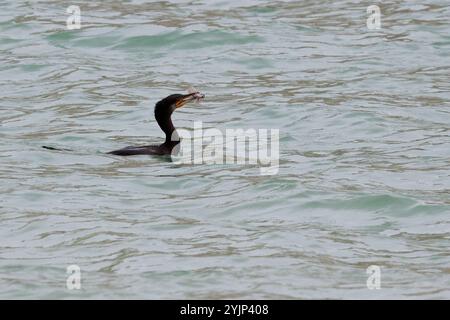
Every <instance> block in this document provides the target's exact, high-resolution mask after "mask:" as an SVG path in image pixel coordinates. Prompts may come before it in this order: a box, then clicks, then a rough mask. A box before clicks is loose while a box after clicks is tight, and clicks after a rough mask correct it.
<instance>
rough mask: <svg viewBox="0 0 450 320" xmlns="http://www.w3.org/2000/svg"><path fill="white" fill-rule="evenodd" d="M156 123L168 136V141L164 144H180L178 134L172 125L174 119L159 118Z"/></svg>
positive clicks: (167, 117) (168, 117)
mask: <svg viewBox="0 0 450 320" xmlns="http://www.w3.org/2000/svg"><path fill="white" fill-rule="evenodd" d="M156 121H157V122H158V125H159V127H160V128H161V130H162V131H163V132H164V133H165V135H166V140H165V142H164V144H166V145H171V144H176V143H178V142H179V138H178V135H177V134H176V130H175V127H174V125H173V123H172V119H171V117H170V115H169V116H166V117H163V118H159V117H158V118H157V119H156ZM175 142H176V143H175Z"/></svg>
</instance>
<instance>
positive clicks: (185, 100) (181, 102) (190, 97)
mask: <svg viewBox="0 0 450 320" xmlns="http://www.w3.org/2000/svg"><path fill="white" fill-rule="evenodd" d="M204 97H205V95H204V94H202V93H200V92H193V93H188V94H185V95H183V96H182V97H181V98H180V99H178V101H177V102H175V107H176V108H177V109H178V108H181V107H182V106H184V105H185V104H186V103H189V102H192V101H194V100H197V101H199V100H200V99H203V98H204Z"/></svg>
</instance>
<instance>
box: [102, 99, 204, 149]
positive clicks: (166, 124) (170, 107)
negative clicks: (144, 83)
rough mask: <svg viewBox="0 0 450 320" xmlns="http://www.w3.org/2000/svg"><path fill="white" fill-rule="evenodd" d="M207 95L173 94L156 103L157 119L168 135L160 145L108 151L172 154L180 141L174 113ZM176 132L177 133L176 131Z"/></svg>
mask: <svg viewBox="0 0 450 320" xmlns="http://www.w3.org/2000/svg"><path fill="white" fill-rule="evenodd" d="M204 97H205V96H204V95H203V94H201V93H200V92H193V93H189V94H172V95H170V96H168V97H166V98H164V99H162V100H161V101H159V102H157V103H156V105H155V119H156V122H158V125H159V127H160V128H161V130H162V131H163V132H164V133H165V135H166V140H165V141H164V143H162V144H160V145H150V146H137V147H134V146H130V147H125V148H123V149H119V150H115V151H111V152H108V153H109V154H114V155H117V156H132V155H138V154H147V155H170V154H171V153H172V149H173V148H174V147H175V146H176V145H177V144H179V143H180V140H179V138H178V136H177V135H176V132H175V131H176V129H175V127H174V126H173V123H172V119H171V116H172V113H173V112H174V111H175V109H178V108H181V107H182V106H184V105H185V104H187V103H189V102H192V101H194V100H197V101H198V100H200V99H203V98H204ZM174 132H175V133H174Z"/></svg>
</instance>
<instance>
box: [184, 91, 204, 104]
mask: <svg viewBox="0 0 450 320" xmlns="http://www.w3.org/2000/svg"><path fill="white" fill-rule="evenodd" d="M188 93H191V94H193V95H194V98H195V102H196V103H199V102H200V100H201V99H204V98H205V95H204V94H203V93H200V91H198V90H197V89H195V88H194V87H190V88H189V89H188Z"/></svg>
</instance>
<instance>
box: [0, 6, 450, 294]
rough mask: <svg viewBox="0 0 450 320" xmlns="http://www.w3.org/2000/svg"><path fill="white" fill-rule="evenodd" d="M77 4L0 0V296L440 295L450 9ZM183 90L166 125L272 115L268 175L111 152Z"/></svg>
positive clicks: (144, 135)
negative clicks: (372, 269) (196, 98)
mask: <svg viewBox="0 0 450 320" xmlns="http://www.w3.org/2000/svg"><path fill="white" fill-rule="evenodd" d="M78 4H79V6H80V7H81V11H82V28H81V29H80V30H71V31H68V30H66V28H65V21H66V19H67V14H66V13H65V10H66V6H65V5H63V4H61V2H60V1H51V0H46V1H33V2H29V1H7V2H2V3H1V4H0V82H1V84H0V88H1V90H0V101H1V102H0V109H1V112H0V121H1V122H0V123H1V131H0V179H1V184H0V192H1V194H2V196H1V197H0V221H1V223H0V239H1V244H0V288H1V289H0V297H1V298H121V297H129V298H381V297H382V298H449V297H450V291H449V290H448V288H449V287H450V277H449V273H450V269H449V262H450V261H449V257H448V247H449V245H450V243H449V239H450V233H449V230H450V220H449V217H448V214H449V212H450V198H449V191H450V177H449V175H450V174H449V170H448V167H449V164H450V161H449V159H450V139H449V132H450V112H449V107H450V104H449V98H450V94H449V90H450V85H449V83H450V76H449V75H450V72H449V71H450V70H449V69H450V63H449V59H448V56H449V50H450V37H449V35H448V30H449V21H448V17H449V16H450V9H449V8H450V7H449V6H448V3H447V1H439V0H434V1H415V0H414V1H399V0H391V1H388V2H383V4H382V5H380V7H381V12H382V28H381V30H376V31H369V30H367V27H366V18H367V13H366V9H367V8H366V6H365V4H364V5H363V4H356V3H355V2H353V1H345V0H342V1H337V2H335V3H334V4H330V3H329V2H327V1H290V2H289V1H276V2H273V1H256V0H255V1H226V2H222V1H195V2H190V1H173V2H170V3H169V2H151V3H149V2H146V1H128V2H121V1H107V2H105V1H78ZM190 85H195V86H196V87H198V89H200V90H201V91H202V92H204V93H205V94H206V95H207V99H206V100H205V101H204V102H203V103H202V104H200V105H192V106H188V107H185V108H183V109H182V110H177V112H176V113H175V114H174V123H175V125H176V126H177V127H179V128H184V129H188V130H189V129H191V128H192V127H193V121H202V122H203V126H204V127H205V128H218V129H220V130H225V129H227V128H256V129H258V128H276V129H279V130H280V168H279V173H278V174H277V175H275V176H261V175H260V174H259V171H258V168H256V167H254V166H239V165H177V164H175V163H172V162H170V161H165V160H163V159H160V158H155V157H132V158H119V157H115V156H111V155H105V154H104V152H106V151H110V150H114V149H117V148H119V147H123V146H126V145H134V144H136V145H139V144H149V143H158V142H159V141H161V140H162V133H161V132H160V130H159V128H158V127H157V126H156V124H155V122H154V120H153V105H154V103H155V102H156V101H157V100H158V99H160V98H162V97H165V96H166V95H168V94H171V93H176V92H184V91H185V90H186V89H187V88H188V87H189V86H190ZM43 144H45V145H52V146H60V147H65V148H69V149H72V150H74V151H73V152H56V151H49V150H45V149H42V148H41V145H43ZM71 264H77V265H79V266H80V268H81V272H82V290H80V291H69V290H67V289H66V287H65V284H66V277H67V275H66V268H67V266H69V265H71ZM369 265H378V266H380V267H381V274H382V282H381V287H382V289H381V290H368V289H367V288H366V280H367V274H366V268H367V267H368V266H369Z"/></svg>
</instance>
